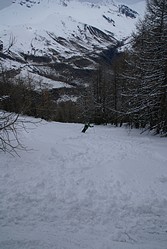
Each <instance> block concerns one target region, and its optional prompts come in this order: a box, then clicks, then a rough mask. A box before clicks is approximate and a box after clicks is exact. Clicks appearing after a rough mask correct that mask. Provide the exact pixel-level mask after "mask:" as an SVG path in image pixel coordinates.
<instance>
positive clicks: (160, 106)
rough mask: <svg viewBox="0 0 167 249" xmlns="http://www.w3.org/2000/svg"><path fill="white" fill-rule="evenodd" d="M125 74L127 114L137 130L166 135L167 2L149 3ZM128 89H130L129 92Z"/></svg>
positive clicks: (155, 1) (149, 1)
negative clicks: (141, 128) (144, 129)
mask: <svg viewBox="0 0 167 249" xmlns="http://www.w3.org/2000/svg"><path fill="white" fill-rule="evenodd" d="M128 68H129V70H128V73H126V81H127V82H128V87H126V89H125V91H126V96H127V102H128V105H129V110H128V112H127V113H128V114H129V116H130V117H131V122H132V123H133V124H134V125H135V126H136V127H147V128H148V129H150V130H152V129H154V130H155V131H156V133H162V134H167V1H166V0H148V1H147V12H146V15H145V18H144V20H143V21H141V22H140V23H139V24H138V26H137V33H136V34H135V35H134V37H133V49H132V51H131V56H130V60H129V62H128ZM127 89H128V90H127Z"/></svg>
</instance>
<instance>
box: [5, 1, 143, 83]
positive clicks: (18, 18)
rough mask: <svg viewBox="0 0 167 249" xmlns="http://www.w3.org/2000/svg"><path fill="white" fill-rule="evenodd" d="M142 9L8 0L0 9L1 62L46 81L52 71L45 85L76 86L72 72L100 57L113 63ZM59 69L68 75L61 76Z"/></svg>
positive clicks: (88, 66) (118, 4) (112, 4)
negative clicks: (58, 83) (8, 3)
mask: <svg viewBox="0 0 167 249" xmlns="http://www.w3.org/2000/svg"><path fill="white" fill-rule="evenodd" d="M144 8H145V1H144V0H143V1H142V0H141V1H138V2H136V3H135V4H132V5H128V6H127V5H126V4H123V3H121V2H119V1H112V0H111V1H104V2H102V3H99V2H98V3H92V2H90V1H89V2H85V1H77V0H75V1H68V0H13V2H12V4H11V5H9V6H7V7H6V8H3V9H1V10H0V43H1V47H0V59H1V63H3V64H4V65H6V66H9V65H10V68H11V67H14V68H19V69H20V70H19V72H20V73H22V74H25V71H27V70H28V71H29V72H31V73H32V74H34V73H35V74H40V75H41V76H42V77H44V78H43V79H44V81H45V82H46V81H48V79H47V80H46V77H48V78H49V76H48V75H49V74H50V71H51V68H52V70H53V67H54V72H52V75H53V74H54V75H55V77H52V79H51V78H50V79H49V80H51V81H52V80H53V81H55V80H59V81H60V80H61V81H63V82H65V83H67V81H69V79H70V81H71V83H73V84H74V83H75V84H76V82H79V78H78V75H77V69H78V70H91V69H94V68H95V66H96V63H97V62H99V58H100V60H101V56H102V55H103V57H104V54H105V57H109V58H110V59H111V58H112V55H113V54H114V52H115V50H116V49H117V48H118V47H120V46H122V45H123V44H124V42H125V41H127V39H128V37H129V36H130V35H131V32H132V30H134V28H135V24H136V22H137V20H138V18H139V17H141V16H142V15H143V13H144ZM104 51H105V53H103V52H104ZM106 51H107V52H106ZM9 62H10V63H9ZM62 65H63V67H62ZM48 67H49V69H48ZM39 68H40V70H39ZM62 68H63V69H64V71H66V72H67V71H69V73H68V76H67V75H66V76H65V77H63V75H65V73H64V74H63V70H62ZM55 70H56V71H55ZM71 71H73V73H71ZM74 71H75V72H74ZM42 72H43V73H42ZM56 75H58V76H56ZM60 75H61V76H62V77H59V76H60ZM33 76H34V75H33ZM67 78H68V80H67ZM84 82H85V80H84ZM52 83H54V82H52Z"/></svg>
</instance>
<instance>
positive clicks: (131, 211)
mask: <svg viewBox="0 0 167 249" xmlns="http://www.w3.org/2000/svg"><path fill="white" fill-rule="evenodd" d="M81 129H82V125H80V124H61V123H53V122H51V123H46V122H43V123H42V124H39V126H38V127H35V128H34V129H30V130H29V132H28V133H26V132H23V134H22V139H23V141H24V144H26V146H27V147H28V148H29V149H31V150H30V151H29V152H24V151H21V152H20V157H12V156H9V155H7V154H6V155H5V154H2V153H1V154H0V249H83V248H84V249H166V248H167V139H165V138H159V137H153V136H151V135H146V134H144V135H139V131H135V130H134V131H131V132H129V130H128V129H124V128H114V127H109V126H95V127H94V128H91V129H88V131H87V133H86V134H82V133H81Z"/></svg>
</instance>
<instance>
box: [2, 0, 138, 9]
mask: <svg viewBox="0 0 167 249" xmlns="http://www.w3.org/2000/svg"><path fill="white" fill-rule="evenodd" d="M55 1H56V0H55ZM80 1H81V2H92V3H99V2H102V0H80ZM104 1H105V0H104ZM110 1H111V2H112V0H108V2H110ZM140 1H142V0H114V2H115V3H117V2H118V3H119V2H121V3H124V4H132V3H137V2H140ZM11 3H12V0H0V9H3V8H5V7H7V6H9V5H10V4H11Z"/></svg>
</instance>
